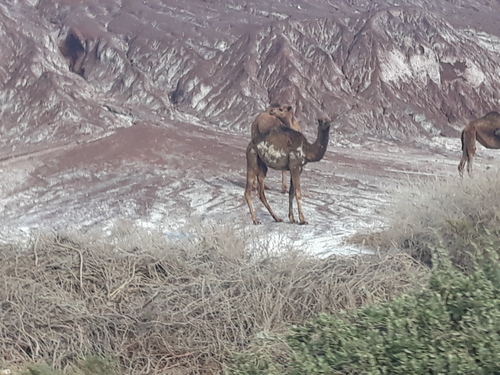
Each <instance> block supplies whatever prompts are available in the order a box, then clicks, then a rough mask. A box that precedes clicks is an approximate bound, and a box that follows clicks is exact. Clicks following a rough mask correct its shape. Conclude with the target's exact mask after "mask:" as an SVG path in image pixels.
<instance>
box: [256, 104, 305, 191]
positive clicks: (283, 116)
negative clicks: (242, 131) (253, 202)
mask: <svg viewBox="0 0 500 375" xmlns="http://www.w3.org/2000/svg"><path fill="white" fill-rule="evenodd" d="M280 126H286V127H287V128H290V129H293V130H295V131H298V132H301V129H300V125H299V123H298V122H297V120H296V119H295V116H294V114H293V110H292V107H291V106H289V105H279V104H271V106H269V107H268V108H267V109H266V110H265V111H264V112H261V113H259V114H258V115H257V117H256V118H255V120H253V122H252V127H251V134H252V140H255V139H257V138H258V137H260V136H263V135H265V134H268V133H269V132H270V131H271V130H272V129H275V128H277V127H280ZM253 186H254V189H256V188H257V184H256V183H254V185H253ZM281 192H282V193H283V194H285V193H286V192H287V189H286V171H282V173H281Z"/></svg>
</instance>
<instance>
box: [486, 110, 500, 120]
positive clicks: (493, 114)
mask: <svg viewBox="0 0 500 375" xmlns="http://www.w3.org/2000/svg"><path fill="white" fill-rule="evenodd" d="M483 118H484V119H485V120H490V121H500V113H498V112H497V111H491V112H488V113H487V114H485V115H484V117H483Z"/></svg>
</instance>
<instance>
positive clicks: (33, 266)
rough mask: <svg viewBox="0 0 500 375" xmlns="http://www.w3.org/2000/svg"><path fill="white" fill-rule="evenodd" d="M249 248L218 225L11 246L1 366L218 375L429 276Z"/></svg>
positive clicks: (378, 261) (358, 261)
mask: <svg viewBox="0 0 500 375" xmlns="http://www.w3.org/2000/svg"><path fill="white" fill-rule="evenodd" d="M247 241H248V239H247V238H244V237H242V236H241V235H239V234H237V233H235V232H234V231H231V230H228V229H227V228H226V229H225V228H218V227H215V226H213V227H200V228H198V229H197V230H196V235H195V236H192V237H188V238H187V239H184V240H179V241H172V240H167V239H165V237H164V236H163V235H161V234H158V233H150V232H147V231H144V230H139V229H137V228H132V227H129V228H125V229H124V228H121V229H120V230H118V231H115V233H114V234H113V235H112V236H111V237H106V238H104V237H103V238H97V237H96V238H89V237H87V238H81V237H78V236H62V235H54V236H41V237H37V238H35V239H34V240H33V241H32V242H31V243H30V244H25V245H3V246H1V248H0V283H1V287H0V301H1V305H0V306H1V308H0V358H1V360H0V367H4V368H6V367H11V368H12V367H13V366H15V364H20V363H25V362H46V363H48V364H50V366H52V367H54V368H56V369H62V370H65V369H66V370H68V368H69V367H70V366H71V365H73V364H74V363H76V362H78V361H79V360H81V359H82V358H85V357H87V356H99V357H104V358H112V359H113V360H114V361H116V363H118V366H119V368H120V372H119V373H124V372H126V373H131V374H165V373H168V374H173V375H175V374H215V373H219V372H220V371H221V368H222V365H223V364H224V363H225V362H226V361H227V360H228V359H229V357H230V356H231V352H233V351H240V350H242V349H244V348H245V347H246V346H247V345H248V344H249V342H250V341H251V340H252V339H253V338H254V337H255V336H256V335H259V334H262V333H264V332H281V331H283V330H284V329H285V328H286V327H287V326H288V325H289V324H291V323H301V322H304V321H305V320H306V319H308V318H310V317H312V316H314V315H315V314H317V313H319V312H335V311H338V310H339V309H351V308H355V307H358V306H360V305H362V304H366V303H372V302H378V301H385V300H387V299H389V298H391V297H393V296H394V295H398V294H401V293H402V292H404V291H405V290H407V289H408V288H411V287H413V286H414V285H415V284H416V283H418V280H419V279H421V278H422V276H423V275H426V274H427V273H426V271H425V270H423V269H422V267H420V266H419V265H418V264H416V263H415V262H414V261H412V260H411V259H410V257H408V256H404V255H397V256H392V257H389V256H377V255H373V256H355V257H350V258H349V257H340V256H332V257H330V258H328V259H321V260H320V259H316V258H312V257H310V256H306V255H304V254H301V253H300V252H297V251H295V252H293V251H287V252H282V253H280V254H278V253H276V252H272V251H269V250H266V251H257V253H249V252H248V251H245V247H246V245H247ZM2 361H3V362H2ZM68 371H69V370H68Z"/></svg>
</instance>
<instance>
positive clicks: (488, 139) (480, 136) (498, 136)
mask: <svg viewBox="0 0 500 375" xmlns="http://www.w3.org/2000/svg"><path fill="white" fill-rule="evenodd" d="M476 139H477V141H478V142H479V143H481V144H482V145H483V146H484V147H486V148H492V149H498V148H500V114H499V113H498V112H489V113H487V114H486V115H484V116H483V117H481V118H478V119H476V120H472V121H471V122H469V123H468V124H467V126H466V127H465V129H464V130H463V131H462V136H461V140H462V159H460V164H458V173H460V177H462V176H463V174H464V167H465V163H467V173H468V174H469V177H471V178H472V161H473V159H474V154H475V153H476Z"/></svg>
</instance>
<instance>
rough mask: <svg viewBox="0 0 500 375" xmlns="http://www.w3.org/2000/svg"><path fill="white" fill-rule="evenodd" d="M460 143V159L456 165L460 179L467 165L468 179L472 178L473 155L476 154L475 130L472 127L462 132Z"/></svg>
mask: <svg viewBox="0 0 500 375" xmlns="http://www.w3.org/2000/svg"><path fill="white" fill-rule="evenodd" d="M461 142H462V158H461V159H460V163H459V164H458V173H459V174H460V177H462V176H463V173H464V167H465V165H466V164H467V173H468V174H469V177H471V178H472V177H473V173H472V166H473V160H474V155H475V154H476V129H475V128H474V127H470V128H469V127H466V128H465V129H464V130H463V131H462V135H461Z"/></svg>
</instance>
